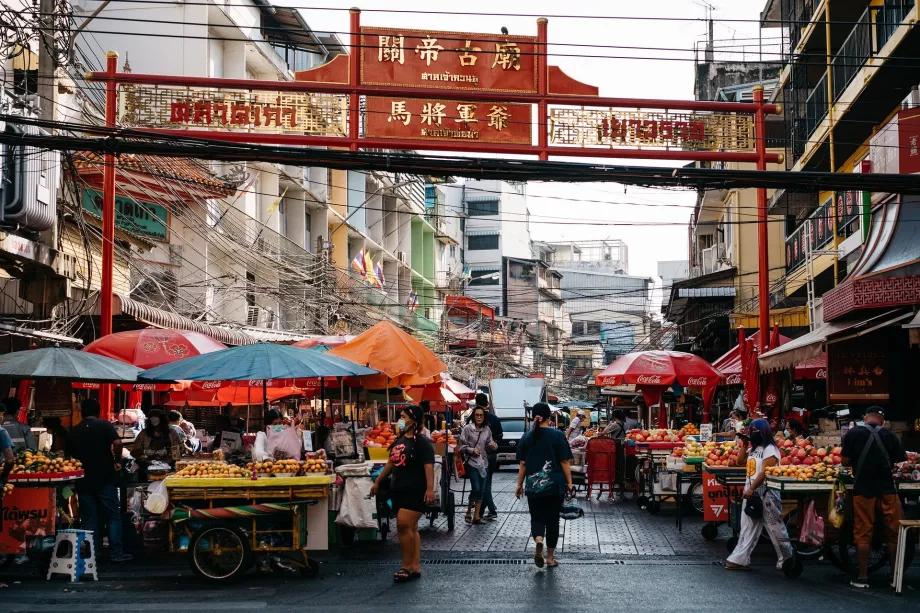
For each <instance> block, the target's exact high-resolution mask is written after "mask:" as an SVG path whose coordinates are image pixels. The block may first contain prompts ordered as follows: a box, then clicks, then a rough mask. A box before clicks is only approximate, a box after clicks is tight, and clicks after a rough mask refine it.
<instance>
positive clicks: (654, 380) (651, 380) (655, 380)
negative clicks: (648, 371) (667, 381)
mask: <svg viewBox="0 0 920 613" xmlns="http://www.w3.org/2000/svg"><path fill="white" fill-rule="evenodd" d="M636 383H644V384H653V385H661V375H639V376H638V377H636Z"/></svg>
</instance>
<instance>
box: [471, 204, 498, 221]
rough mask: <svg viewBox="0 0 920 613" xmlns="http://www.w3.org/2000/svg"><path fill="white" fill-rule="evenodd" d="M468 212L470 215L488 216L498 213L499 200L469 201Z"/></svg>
mask: <svg viewBox="0 0 920 613" xmlns="http://www.w3.org/2000/svg"><path fill="white" fill-rule="evenodd" d="M466 214H467V215H469V216H470V217H486V216H488V215H498V200H484V201H479V202H467V203H466Z"/></svg>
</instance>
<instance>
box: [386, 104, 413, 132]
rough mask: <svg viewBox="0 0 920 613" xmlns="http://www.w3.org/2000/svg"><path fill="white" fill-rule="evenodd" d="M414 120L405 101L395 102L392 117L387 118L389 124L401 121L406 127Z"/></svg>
mask: <svg viewBox="0 0 920 613" xmlns="http://www.w3.org/2000/svg"><path fill="white" fill-rule="evenodd" d="M411 119H412V113H410V112H409V111H408V109H406V101H405V100H399V101H397V100H393V102H392V110H391V111H390V116H389V117H387V123H389V122H391V121H394V120H395V121H401V122H402V124H403V125H404V126H408V125H409V121H411Z"/></svg>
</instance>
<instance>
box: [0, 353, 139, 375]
mask: <svg viewBox="0 0 920 613" xmlns="http://www.w3.org/2000/svg"><path fill="white" fill-rule="evenodd" d="M140 372H141V369H140V368H137V367H135V366H132V365H131V364H126V363H125V362H120V361H118V360H113V359H112V358H106V357H103V356H101V355H96V354H94V353H87V352H85V351H77V350H76V349H66V348H64V347H44V348H41V349H31V350H29V351H16V352H13V353H6V354H3V355H0V379H70V380H73V381H87V382H91V383H136V382H137V375H138V374H139V373H140Z"/></svg>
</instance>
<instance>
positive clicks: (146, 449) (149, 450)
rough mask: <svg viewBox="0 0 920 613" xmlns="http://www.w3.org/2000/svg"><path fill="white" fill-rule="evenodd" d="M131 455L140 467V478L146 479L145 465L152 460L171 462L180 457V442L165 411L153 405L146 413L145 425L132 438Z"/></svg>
mask: <svg viewBox="0 0 920 613" xmlns="http://www.w3.org/2000/svg"><path fill="white" fill-rule="evenodd" d="M131 455H132V456H134V459H135V460H137V463H138V465H139V466H140V468H141V469H142V473H141V480H142V481H143V480H146V469H147V465H148V464H150V463H151V462H154V461H160V462H168V463H173V462H175V461H177V460H178V459H180V458H181V457H182V442H181V441H180V440H179V437H178V436H176V433H175V432H173V431H172V430H170V428H169V422H168V421H167V420H166V412H165V411H164V410H163V409H162V408H160V407H155V408H152V409H150V412H149V413H148V414H147V425H146V426H145V427H144V429H143V430H141V433H140V434H138V435H137V438H136V439H135V440H134V446H133V447H132V448H131Z"/></svg>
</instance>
